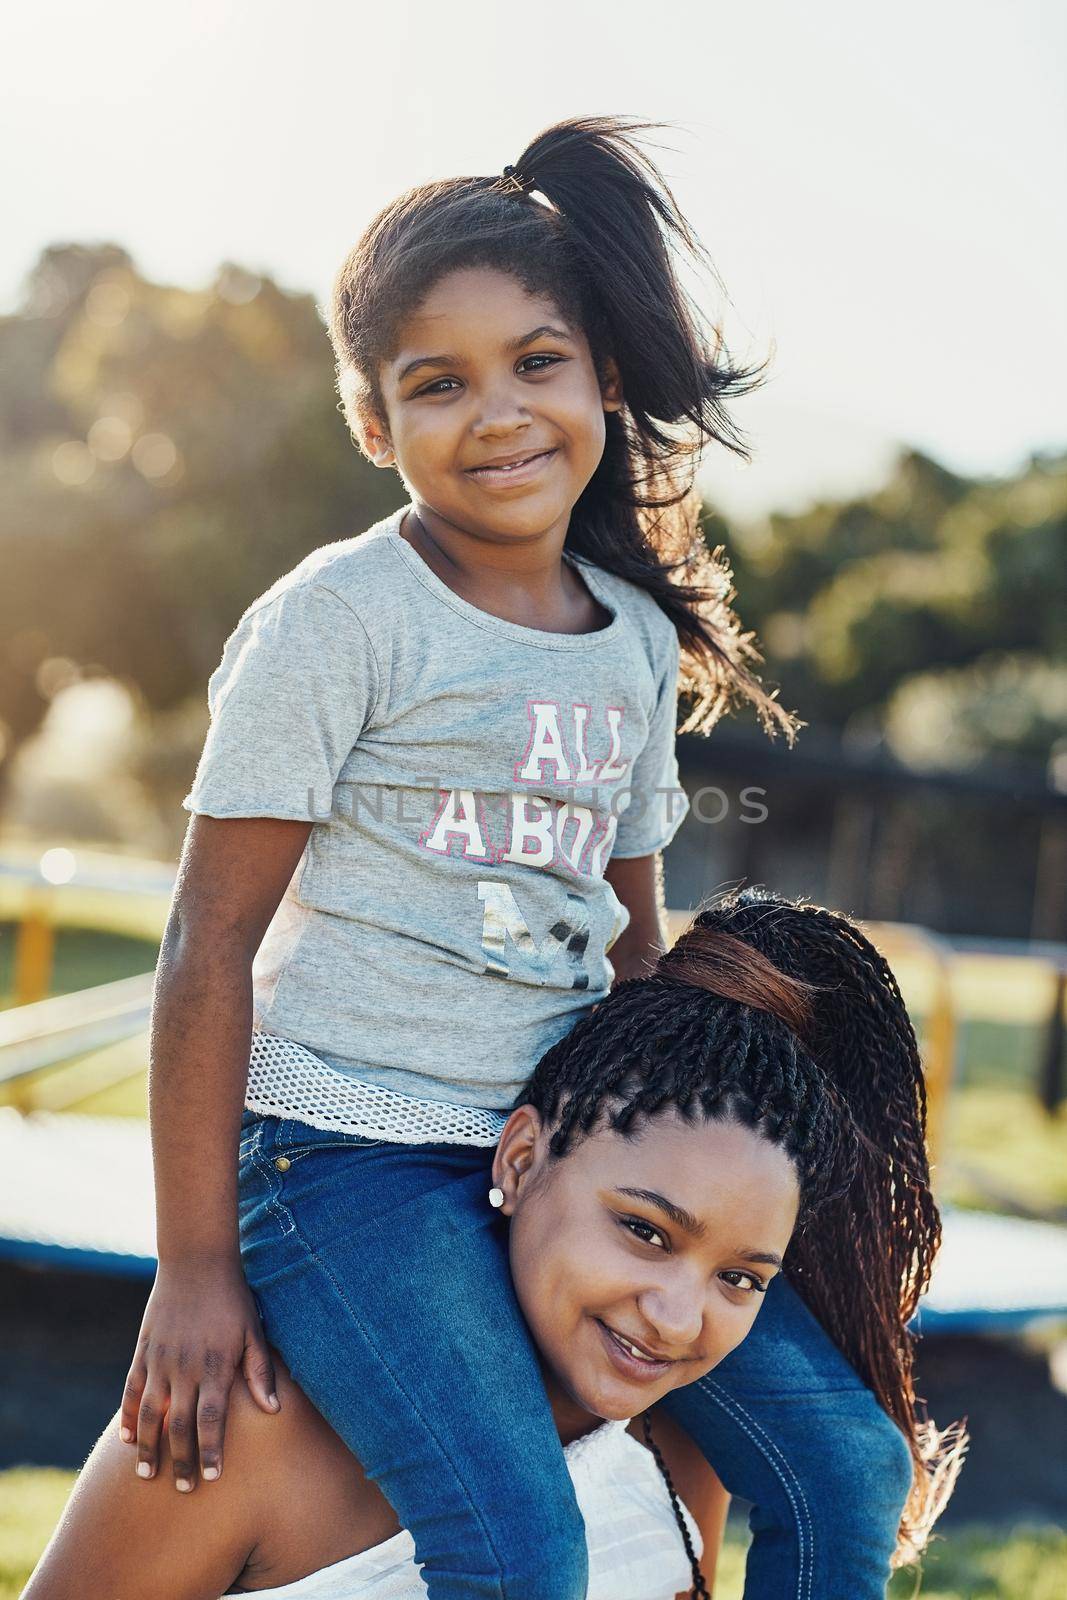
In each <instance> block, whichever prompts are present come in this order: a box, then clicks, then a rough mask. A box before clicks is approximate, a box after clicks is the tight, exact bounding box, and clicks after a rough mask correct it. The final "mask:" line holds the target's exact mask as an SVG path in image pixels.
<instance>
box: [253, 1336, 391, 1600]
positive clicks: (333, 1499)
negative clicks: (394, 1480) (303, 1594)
mask: <svg viewBox="0 0 1067 1600" xmlns="http://www.w3.org/2000/svg"><path fill="white" fill-rule="evenodd" d="M274 1362H275V1376H276V1378H277V1385H276V1387H277V1393H278V1399H279V1400H280V1402H281V1407H280V1410H279V1411H278V1412H276V1413H275V1414H273V1415H268V1414H267V1413H266V1412H264V1411H263V1410H261V1409H260V1407H259V1406H258V1405H256V1403H255V1401H254V1400H253V1399H252V1396H251V1394H250V1393H249V1391H248V1387H247V1385H246V1384H245V1383H244V1382H243V1380H242V1379H240V1378H238V1380H237V1382H236V1383H235V1384H234V1387H233V1390H232V1400H231V1417H230V1423H229V1426H228V1428H227V1451H228V1455H229V1456H230V1457H231V1459H230V1460H228V1462H227V1467H228V1469H229V1470H230V1471H231V1474H232V1472H233V1469H236V1471H238V1472H241V1473H246V1472H247V1473H248V1474H249V1475H254V1478H255V1482H256V1491H255V1498H256V1507H257V1508H256V1514H255V1520H256V1524H257V1526H258V1527H260V1528H261V1529H262V1530H263V1533H262V1537H261V1538H260V1539H259V1540H257V1543H256V1546H255V1548H254V1549H253V1551H252V1554H251V1555H250V1556H249V1560H248V1563H247V1566H246V1568H245V1571H244V1572H243V1573H242V1575H241V1576H242V1579H243V1580H247V1579H249V1578H254V1579H255V1583H256V1587H257V1588H262V1587H264V1586H265V1585H268V1584H269V1585H271V1586H273V1585H279V1584H284V1583H291V1582H293V1581H295V1580H296V1579H297V1578H300V1577H302V1576H303V1575H304V1574H305V1573H308V1572H313V1571H316V1570H318V1569H319V1568H320V1567H326V1566H329V1565H331V1564H332V1563H333V1562H337V1561H342V1560H344V1559H346V1558H347V1557H349V1556H352V1555H355V1554H357V1553H359V1552H360V1551H363V1550H369V1549H371V1548H372V1547H374V1546H375V1545H378V1544H381V1543H382V1542H383V1541H384V1540H386V1539H389V1538H392V1536H393V1535H394V1534H395V1533H397V1532H399V1529H400V1524H399V1522H398V1521H397V1517H396V1513H395V1512H394V1511H393V1508H392V1506H391V1505H390V1504H389V1502H388V1501H387V1500H386V1498H385V1496H384V1495H383V1494H382V1492H381V1490H380V1489H379V1488H378V1487H377V1485H376V1484H375V1483H373V1482H372V1481H371V1480H370V1479H369V1478H368V1477H367V1476H366V1474H365V1473H364V1471H363V1469H362V1467H361V1466H360V1464H359V1462H358V1461H357V1460H356V1458H355V1457H354V1456H353V1455H352V1454H351V1453H350V1451H349V1450H348V1449H347V1448H346V1446H345V1445H344V1444H343V1442H342V1441H341V1439H340V1438H339V1437H338V1436H337V1434H336V1433H334V1431H333V1429H332V1428H331V1427H330V1425H329V1423H327V1422H326V1421H325V1419H324V1418H323V1417H322V1416H321V1415H320V1414H319V1412H318V1411H317V1410H316V1409H315V1407H314V1406H313V1405H312V1403H311V1401H310V1400H309V1399H308V1398H307V1396H306V1395H305V1394H304V1392H303V1390H302V1389H301V1388H300V1387H299V1386H298V1385H297V1384H296V1383H295V1382H294V1380H293V1379H292V1377H291V1376H290V1375H289V1373H288V1372H287V1370H286V1368H285V1364H284V1362H282V1360H281V1358H280V1357H279V1356H278V1355H277V1354H276V1353H275V1356H274Z"/></svg>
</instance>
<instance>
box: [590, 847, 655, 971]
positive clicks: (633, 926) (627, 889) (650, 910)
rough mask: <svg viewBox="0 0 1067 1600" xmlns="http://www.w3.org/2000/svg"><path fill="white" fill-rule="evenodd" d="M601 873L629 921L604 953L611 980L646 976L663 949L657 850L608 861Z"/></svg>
mask: <svg viewBox="0 0 1067 1600" xmlns="http://www.w3.org/2000/svg"><path fill="white" fill-rule="evenodd" d="M604 876H605V878H606V879H607V881H608V882H609V883H610V884H611V887H612V888H613V889H614V891H615V893H616V895H617V896H618V898H619V900H620V901H621V903H622V904H623V905H624V906H625V907H626V909H627V911H629V913H630V921H629V923H628V924H627V926H626V927H625V928H624V929H623V931H622V933H621V934H620V935H619V937H618V938H617V939H616V941H615V943H614V944H613V945H612V947H611V949H610V950H609V952H608V957H609V959H610V961H611V964H612V966H613V967H614V969H615V982H616V983H621V982H622V980H623V979H624V978H647V977H648V974H649V972H650V971H651V969H652V967H653V966H654V965H655V962H656V961H657V959H658V958H659V956H660V955H662V953H663V951H664V950H665V949H666V948H667V945H666V917H665V906H664V896H663V857H662V856H661V855H659V854H658V853H657V854H656V855H653V856H632V857H630V859H629V860H612V861H609V862H608V864H607V866H606V868H605V869H604Z"/></svg>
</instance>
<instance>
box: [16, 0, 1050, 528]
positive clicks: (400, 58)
mask: <svg viewBox="0 0 1067 1600" xmlns="http://www.w3.org/2000/svg"><path fill="white" fill-rule="evenodd" d="M0 54H2V57H3V59H4V62H5V66H4V67H3V68H0V74H2V76H0V85H2V90H3V92H2V93H0V150H2V151H3V155H0V171H2V176H3V193H4V223H5V225H4V228H3V230H2V233H0V311H4V312H10V311H12V310H14V309H15V308H16V307H17V305H18V302H19V295H20V290H21V285H22V284H23V282H24V279H25V276H26V274H27V273H28V272H29V270H30V269H31V267H32V266H33V264H34V262H35V260H36V259H37V256H38V254H39V252H40V251H41V250H42V249H43V248H44V247H45V246H47V245H49V244H54V243H61V242H64V243H65V242H71V241H79V242H83V243H97V242H101V241H105V240H107V241H112V242H115V243H118V244H121V245H123V246H124V247H125V248H126V249H128V250H129V251H130V252H131V254H132V255H133V257H134V260H135V261H136V263H137V265H138V267H139V269H140V270H141V271H142V272H143V273H144V274H146V275H147V276H149V277H151V278H154V279H156V280H158V281H161V282H168V283H175V284H182V285H188V286H190V287H195V286H203V285H205V284H207V283H209V282H210V281H211V280H212V278H213V277H214V274H215V272H216V270H217V268H218V266H219V264H220V263H221V262H223V261H236V262H239V263H241V264H242V265H244V266H247V267H250V268H252V269H254V270H256V271H259V272H266V273H270V274H271V275H272V276H274V277H275V278H276V279H277V281H279V282H280V283H281V284H282V285H283V286H285V287H287V288H291V289H296V290H305V291H309V292H311V293H312V294H314V295H315V297H316V299H317V300H318V301H319V302H320V303H321V302H322V301H323V300H324V299H325V298H326V296H327V295H328V293H329V287H330V283H331V280H332V278H333V274H334V272H335V271H336V269H337V267H338V265H339V264H340V262H341V260H342V259H343V258H344V256H345V254H346V253H347V251H348V249H349V248H350V246H351V245H352V244H353V243H354V241H355V239H356V238H357V237H358V235H359V233H360V232H361V231H362V228H363V227H364V226H365V224H366V223H367V222H368V221H369V220H370V218H371V216H372V215H373V214H374V213H375V212H376V211H377V210H378V209H379V208H380V207H381V206H382V205H384V204H385V203H386V202H387V201H388V200H390V199H391V198H392V197H393V196H394V195H396V194H397V193H399V192H400V191H401V190H403V189H405V188H408V187H410V186H411V185H413V184H416V183H420V182H423V181H426V180H428V179H431V178H436V177H443V176H450V175H455V174H459V173H493V172H498V171H499V170H500V169H501V168H502V167H503V166H504V165H505V164H506V163H508V162H512V163H514V162H515V161H516V160H517V158H518V156H519V155H520V153H521V151H522V148H523V146H524V145H525V144H526V143H527V142H528V141H529V140H530V139H531V138H532V137H533V136H534V134H536V133H537V132H538V131H540V129H542V128H543V127H545V126H547V125H548V124H549V123H552V122H555V121H557V120H559V119H560V118H562V117H566V116H573V115H578V114H589V113H605V112H618V113H624V114H628V115H631V116H639V117H642V118H648V119H650V120H653V121H664V122H668V123H670V124H671V127H670V128H669V129H667V130H665V131H661V132H659V133H656V134H654V135H651V136H650V137H652V138H654V139H655V140H657V141H658V142H659V144H660V146H661V148H659V149H657V150H655V151H654V152H653V153H654V154H655V155H656V156H657V159H658V160H659V161H660V162H661V165H662V166H663V169H664V171H665V173H666V175H667V177H668V180H669V181H670V183H671V185H672V187H673V188H674V191H675V194H676V196H677V198H678V200H679V203H680V205H681V207H682V210H683V211H684V212H685V213H686V215H687V216H688V218H689V220H690V221H691V223H692V224H693V226H694V227H695V228H696V230H697V232H698V233H699V235H700V237H701V238H702V239H703V241H704V243H705V245H706V246H707V248H708V250H709V252H710V254H711V257H712V259H713V261H714V263H715V266H716V269H717V271H718V274H719V276H720V278H721V280H722V283H723V285H724V286H725V294H724V293H723V292H722V290H721V289H719V288H717V287H716V286H715V285H714V284H713V285H711V286H710V287H709V289H708V292H707V294H706V297H705V299H704V303H705V305H706V307H707V309H708V310H709V312H710V313H711V314H712V315H713V316H714V317H716V318H717V319H719V320H721V323H722V327H723V330H724V333H725V337H726V342H727V345H728V347H729V349H730V351H731V354H732V355H733V356H734V357H735V358H741V359H744V360H746V361H754V360H760V359H762V358H763V357H765V356H766V355H767V354H769V353H771V354H772V355H773V362H772V368H771V376H770V379H769V381H768V382H767V383H766V384H765V385H764V387H763V388H762V389H761V390H759V391H758V392H757V393H755V394H753V395H751V396H748V397H746V398H744V399H742V400H740V401H738V402H737V403H736V409H735V413H734V415H735V417H736V419H737V421H738V423H739V425H740V426H741V428H742V429H743V430H744V431H745V433H746V434H747V436H748V438H749V440H750V443H751V445H752V448H753V452H754V459H753V461H752V462H751V463H750V464H747V465H746V464H744V463H741V462H739V461H738V460H737V459H736V458H735V457H733V456H731V455H729V454H728V453H727V452H725V451H717V452H716V453H715V454H714V455H713V456H711V457H709V458H708V460H707V463H706V467H705V471H704V477H703V482H704V487H705V488H706V490H707V491H708V493H709V494H710V495H711V496H713V497H714V498H716V499H717V500H718V501H719V503H720V504H721V505H722V506H723V508H724V509H725V510H726V511H727V512H730V513H733V514H734V515H736V516H739V517H745V516H759V515H762V514H763V513H764V512H766V511H767V510H768V509H771V508H773V507H777V508H780V509H783V510H799V509H803V507H804V506H806V505H807V504H810V503H811V501H812V500H813V499H817V498H819V497H820V496H824V495H825V496H837V495H842V494H849V493H863V492H865V491H866V490H867V489H869V488H873V487H874V486H876V484H877V483H878V482H879V481H881V479H882V478H883V477H884V475H885V474H886V472H887V471H888V470H889V466H890V464H891V462H892V459H893V457H894V455H895V453H896V451H897V449H898V448H899V447H900V446H901V445H905V446H911V447H915V448H918V449H921V450H924V451H926V452H927V453H929V454H931V455H933V456H934V457H935V458H936V459H938V460H940V461H941V462H943V463H944V464H945V465H946V466H948V467H951V468H953V469H955V470H957V471H960V472H963V473H972V474H992V475H996V474H1000V473H1008V472H1011V471H1012V470H1014V469H1016V468H1017V467H1018V466H1020V465H1021V464H1022V463H1023V462H1025V460H1026V459H1027V457H1028V456H1029V455H1030V454H1031V452H1033V451H1036V450H1056V451H1058V450H1062V449H1063V448H1064V447H1065V445H1067V380H1065V378H1064V373H1065V372H1067V297H1065V295H1064V292H1063V285H1064V284H1065V283H1067V206H1065V205H1064V196H1065V195H1067V95H1065V92H1064V88H1063V85H1064V83H1065V81H1067V7H1064V6H1063V5H1062V4H1060V3H1058V0H1016V3H1012V4H1009V3H1007V0H1003V3H999V4H994V3H990V0H967V3H963V0H923V3H921V4H920V3H917V0H895V3H894V4H893V5H892V6H883V7H880V8H874V7H870V6H857V5H856V4H855V0H849V3H846V0H808V3H806V4H805V5H803V6H799V5H796V4H795V3H793V0H779V3H774V0H770V3H764V4H758V5H748V6H739V5H737V4H736V3H731V4H724V3H722V0H674V3H673V4H671V5H656V4H651V5H650V4H647V3H646V4H641V3H638V0H604V3H599V0H597V3H586V0H538V3H537V4H536V5H523V6H509V5H507V4H506V3H501V0H453V4H451V5H443V4H441V3H440V0H389V3H388V4H378V5H367V4H362V3H360V0H348V3H337V0H306V3H305V4H304V5H302V6H300V7H294V6H293V5H292V4H291V3H289V0H185V3H184V4H183V5H181V6H168V7H164V6H162V5H158V4H157V5H152V4H147V3H146V0H106V4H97V5H93V4H86V0H76V3H75V0H37V3H36V4H35V5H34V6H33V7H32V8H31V7H30V6H28V5H21V6H20V7H19V8H18V14H17V15H14V16H13V15H12V11H11V9H10V8H9V10H8V12H7V14H6V16H5V19H4V22H3V24H2V30H0ZM663 145H666V146H667V147H668V148H666V149H664V148H662V146H663Z"/></svg>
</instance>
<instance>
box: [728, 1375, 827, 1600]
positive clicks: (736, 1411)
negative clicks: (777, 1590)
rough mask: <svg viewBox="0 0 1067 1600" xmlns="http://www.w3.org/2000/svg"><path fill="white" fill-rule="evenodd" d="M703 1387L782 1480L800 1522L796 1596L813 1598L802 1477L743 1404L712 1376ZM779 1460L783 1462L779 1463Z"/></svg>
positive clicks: (810, 1529)
mask: <svg viewBox="0 0 1067 1600" xmlns="http://www.w3.org/2000/svg"><path fill="white" fill-rule="evenodd" d="M700 1386H701V1388H702V1389H704V1390H705V1391H706V1392H708V1393H710V1394H711V1395H712V1397H713V1398H714V1399H716V1400H717V1401H718V1403H719V1404H720V1405H721V1406H722V1408H723V1410H724V1411H726V1413H727V1414H728V1415H732V1416H733V1417H734V1419H735V1421H736V1422H738V1423H739V1424H740V1426H741V1428H742V1429H743V1430H744V1432H745V1433H747V1434H748V1436H749V1438H750V1439H751V1440H752V1442H753V1444H754V1445H755V1446H756V1449H757V1450H758V1451H759V1452H760V1454H761V1455H762V1456H763V1458H764V1459H765V1461H766V1462H767V1464H768V1465H769V1466H770V1467H771V1468H772V1470H773V1471H774V1472H775V1473H776V1474H777V1476H778V1478H779V1479H780V1481H781V1484H782V1488H783V1489H784V1490H785V1492H786V1494H787V1496H788V1498H789V1504H790V1505H791V1506H792V1508H793V1516H794V1518H795V1519H796V1525H797V1536H798V1537H797V1547H798V1551H799V1561H798V1570H797V1589H796V1593H797V1597H798V1600H805V1597H806V1600H811V1580H812V1575H813V1569H814V1565H815V1527H814V1524H813V1522H812V1518H811V1512H810V1511H809V1509H808V1502H807V1500H806V1499H805V1496H804V1491H803V1489H802V1488H801V1486H800V1480H799V1478H798V1477H797V1475H796V1473H795V1472H794V1471H793V1469H792V1467H791V1466H790V1465H789V1462H788V1461H787V1460H786V1458H785V1456H784V1455H783V1454H782V1452H781V1450H779V1448H778V1446H777V1445H776V1444H775V1442H774V1440H773V1439H772V1438H770V1436H769V1435H768V1434H766V1433H764V1431H763V1429H762V1428H761V1427H760V1425H759V1423H758V1422H757V1421H756V1419H755V1417H753V1416H752V1415H751V1414H750V1413H749V1412H748V1411H746V1410H745V1408H744V1406H742V1405H741V1404H740V1403H739V1402H738V1401H737V1400H735V1399H734V1398H733V1396H732V1395H729V1394H727V1392H726V1390H725V1389H723V1388H722V1387H721V1386H720V1385H719V1384H717V1383H716V1382H715V1381H714V1380H713V1379H711V1378H708V1379H705V1380H703V1381H702V1382H701V1385H700ZM757 1435H758V1437H757ZM772 1452H773V1453H772ZM775 1456H777V1457H778V1460H777V1461H775V1459H774V1457H775ZM779 1462H780V1463H781V1465H780V1466H779V1464H778V1463H779ZM790 1480H792V1484H793V1488H795V1490H796V1495H794V1493H793V1489H791V1488H790V1486H789V1485H790ZM798 1501H799V1504H798ZM808 1544H810V1547H811V1549H810V1554H809V1551H808V1548H807V1546H808Z"/></svg>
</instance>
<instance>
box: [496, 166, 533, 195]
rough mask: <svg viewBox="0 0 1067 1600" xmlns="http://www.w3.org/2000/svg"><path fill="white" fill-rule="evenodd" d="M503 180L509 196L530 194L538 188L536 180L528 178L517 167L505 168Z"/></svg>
mask: <svg viewBox="0 0 1067 1600" xmlns="http://www.w3.org/2000/svg"><path fill="white" fill-rule="evenodd" d="M503 180H504V189H505V192H506V193H507V194H529V192H530V190H531V189H533V188H535V187H536V184H535V180H534V179H533V178H528V177H526V176H525V175H524V174H523V173H521V172H520V171H519V169H518V168H517V167H505V168H504V172H503Z"/></svg>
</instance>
